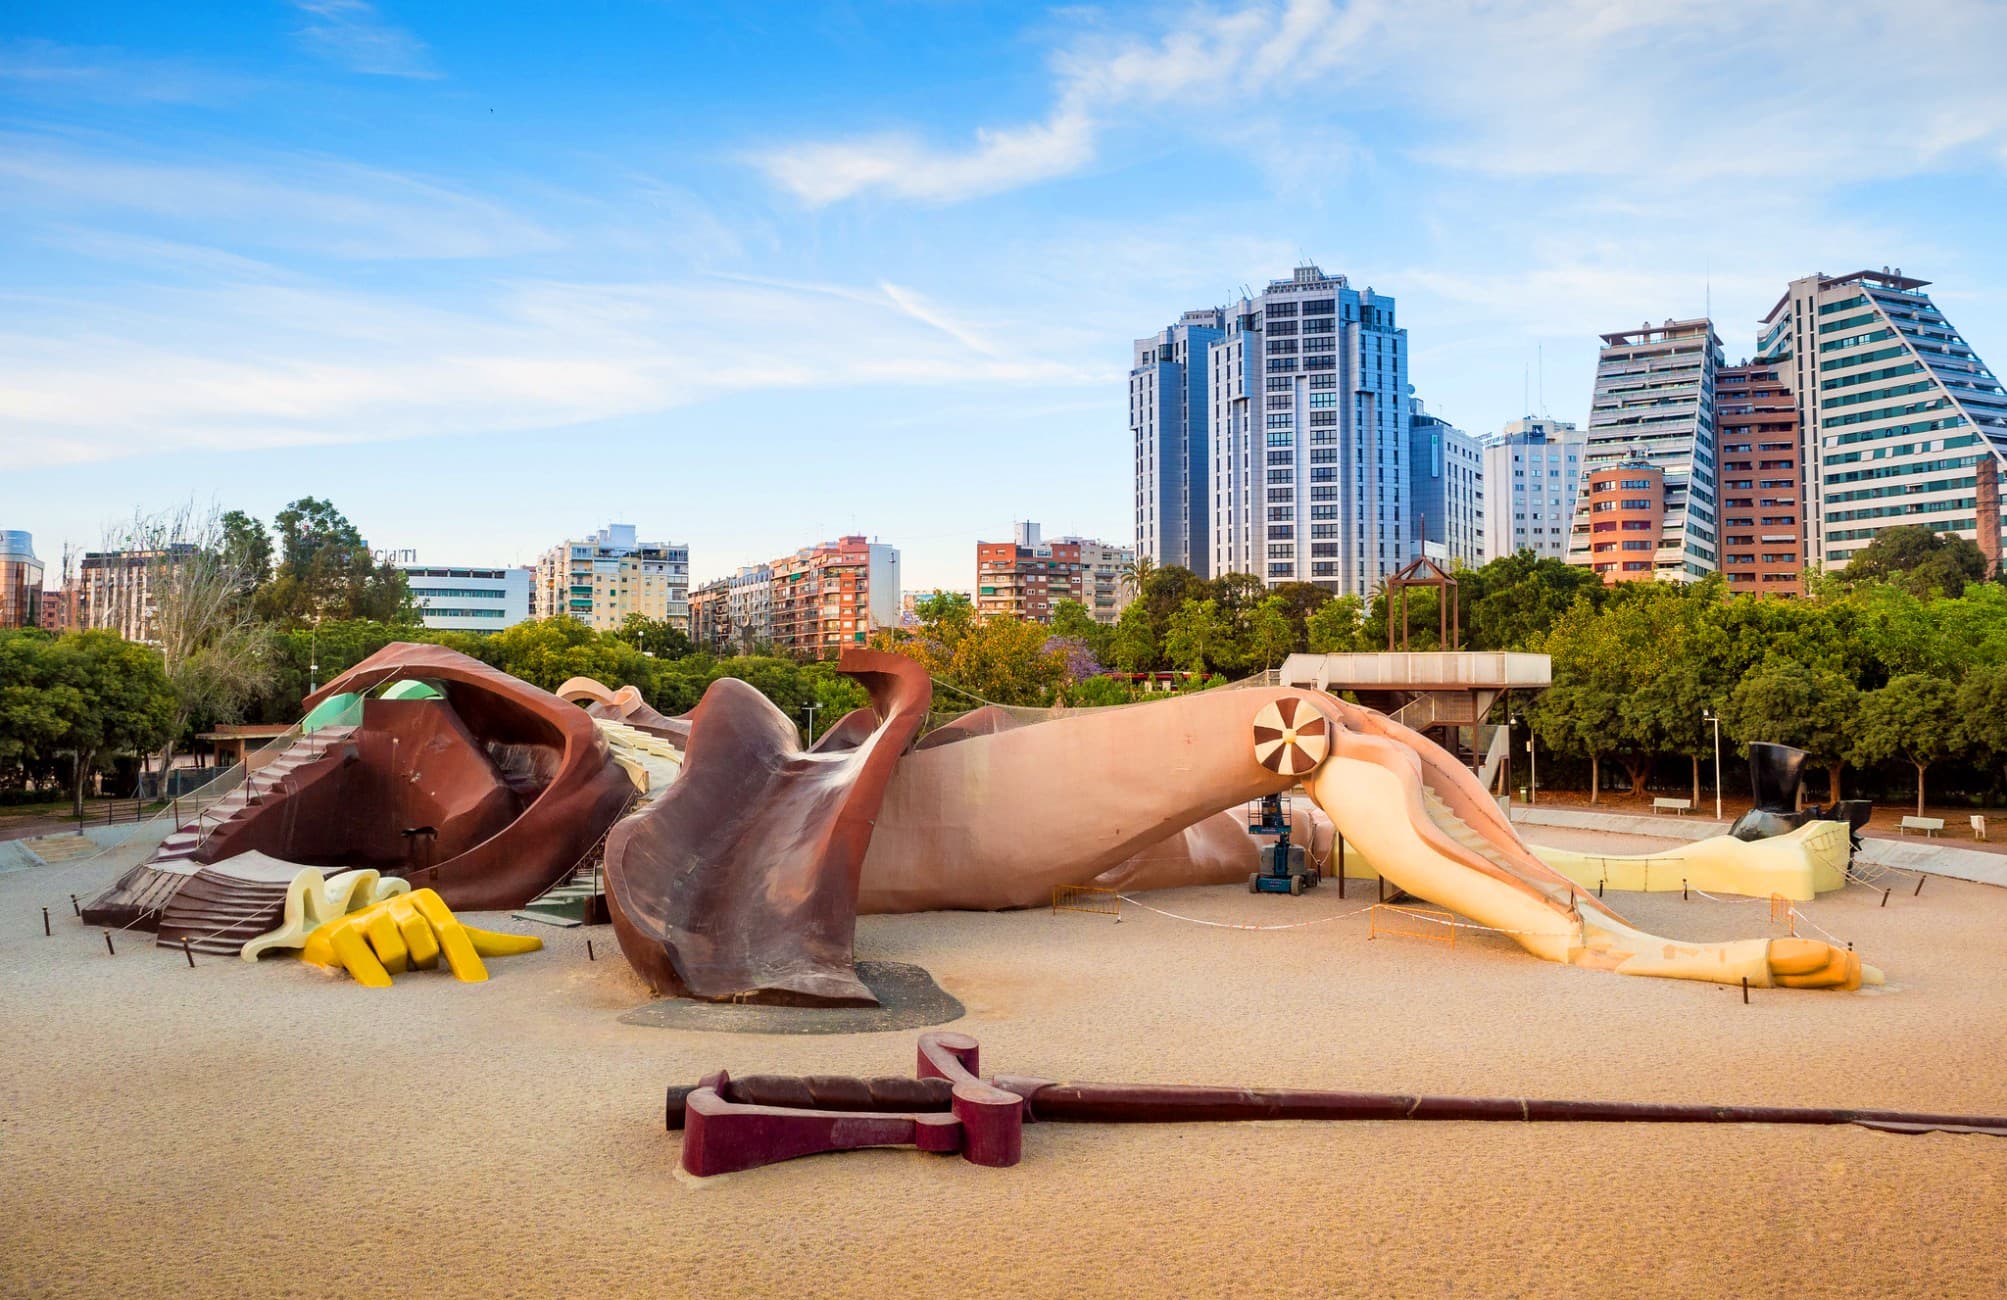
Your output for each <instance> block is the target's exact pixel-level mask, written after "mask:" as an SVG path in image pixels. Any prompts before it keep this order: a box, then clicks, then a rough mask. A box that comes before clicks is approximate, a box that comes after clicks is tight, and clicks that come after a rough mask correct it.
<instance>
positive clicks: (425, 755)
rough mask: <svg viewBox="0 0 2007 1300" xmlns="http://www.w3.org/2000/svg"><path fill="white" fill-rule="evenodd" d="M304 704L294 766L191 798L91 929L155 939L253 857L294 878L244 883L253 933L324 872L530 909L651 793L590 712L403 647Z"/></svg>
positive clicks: (283, 763)
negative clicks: (641, 787) (197, 897)
mask: <svg viewBox="0 0 2007 1300" xmlns="http://www.w3.org/2000/svg"><path fill="white" fill-rule="evenodd" d="M386 688H387V689H386ZM393 697H395V698H393ZM304 707H305V712H306V719H307V720H306V723H305V724H303V725H302V727H301V728H299V729H298V731H297V732H296V733H295V734H294V735H293V736H291V737H289V738H287V739H286V741H285V742H284V743H283V745H282V747H281V748H280V750H279V752H277V753H276V754H275V755H273V756H271V757H270V758H269V759H268V760H266V761H262V762H260V763H258V764H257V765H256V766H255V770H248V771H247V772H246V773H245V774H244V775H243V776H242V778H241V784H240V785H238V786H237V787H236V788H235V789H233V790H231V791H230V792H229V793H227V794H224V795H222V796H221V797H219V798H216V799H213V800H191V801H190V803H191V810H192V811H193V812H194V816H193V818H192V819H189V820H185V821H183V822H182V824H180V825H179V826H178V827H177V828H176V830H175V831H174V832H173V833H171V834H169V835H168V836H167V838H166V839H165V840H164V841H163V842H162V844H161V846H160V848H159V849H157V850H156V851H155V852H154V853H153V854H152V855H151V856H150V857H149V858H148V859H147V860H146V861H144V862H142V863H140V864H139V865H138V866H137V867H135V868H133V870H131V871H130V872H127V873H126V875H125V876H123V877H121V878H120V879H119V881H118V882H117V883H116V884H114V885H113V886H112V887H111V888H110V889H108V890H106V891H105V892H104V893H103V894H101V895H99V896H98V897H97V898H96V899H93V900H92V901H91V902H90V903H89V904H88V905H87V906H86V907H85V908H84V912H83V916H84V919H85V921H87V922H88V923H90V924H93V925H107V926H118V927H128V926H129V927H132V928H136V929H149V930H150V929H154V928H156V927H157V926H158V925H159V924H160V922H161V917H162V914H163V909H168V908H170V907H171V906H172V904H173V902H174V901H175V900H176V898H177V896H178V895H180V894H181V892H182V891H183V889H184V887H186V886H189V884H190V881H191V880H192V879H194V878H196V877H197V876H198V874H199V873H202V872H204V870H205V869H210V868H214V869H215V872H216V873H217V874H220V875H224V876H228V875H230V874H232V873H231V870H230V868H229V867H228V866H227V865H225V864H227V863H229V862H231V861H232V860H234V859H237V858H239V857H241V856H243V855H246V854H250V853H258V854H261V855H263V857H264V858H265V859H266V860H267V861H270V862H275V863H276V864H277V865H276V866H275V867H273V868H270V869H268V870H266V871H264V872H263V873H262V874H260V875H257V876H256V878H255V879H254V878H252V873H246V872H243V871H241V870H240V871H238V872H236V873H235V874H236V875H237V877H238V878H239V879H238V881H237V884H236V888H237V890H238V897H237V899H236V903H237V904H238V905H237V906H235V907H234V911H235V913H236V920H237V922H238V923H239V924H240V926H242V927H243V928H244V929H245V930H246V932H247V935H248V934H256V933H259V932H261V931H265V930H269V929H272V928H273V927H275V926H277V925H278V924H279V923H280V920H281V917H282V915H283V909H284V906H285V901H286V890H287V885H288V883H289V882H290V881H291V879H292V878H293V876H294V875H295V874H296V873H297V872H298V870H299V868H301V867H306V866H315V867H332V868H351V869H363V868H366V869H370V870H374V871H377V872H378V873H380V874H381V875H384V876H388V877H397V878H400V879H403V880H406V881H408V882H410V883H411V884H412V885H413V886H423V887H427V888H431V889H433V890H435V891H437V892H438V893H439V895H440V897H442V898H443V899H445V900H446V902H447V903H448V904H449V905H451V906H453V907H460V908H474V909H491V908H492V909H501V908H511V907H519V906H521V905H523V904H524V903H527V902H529V901H530V900H531V899H533V898H535V897H536V896H537V895H538V894H540V893H542V892H543V891H544V890H545V889H546V888H548V887H549V886H550V885H552V884H553V883H554V882H556V881H558V880H559V879H561V878H563V877H565V876H566V875H568V874H569V873H570V872H571V871H572V870H573V868H575V867H576V866H577V865H578V864H579V862H580V860H581V859H582V858H583V857H584V856H585V854H586V853H587V852H589V851H590V850H591V849H592V848H593V847H594V846H595V845H596V844H598V843H599V841H600V839H601V837H602V836H603V835H604V834H605V832H606V829H607V827H609V826H610V825H612V823H613V821H614V819H615V818H617V817H618V816H619V815H620V814H621V812H622V811H623V810H624V809H625V808H626V807H627V806H628V805H629V803H630V802H631V801H632V800H633V798H634V796H635V782H634V781H633V780H632V779H631V777H630V774H629V771H628V770H627V769H625V768H623V766H622V765H621V764H620V763H617V762H615V761H614V757H613V754H612V752H611V751H610V748H609V745H608V742H607V740H606V739H605V738H604V737H603V736H602V735H601V733H600V729H599V727H598V726H597V725H596V724H595V723H594V721H593V719H592V718H590V717H588V716H587V715H586V714H585V713H584V712H583V711H582V710H580V709H579V708H577V707H576V706H574V705H571V704H567V703H565V702H564V701H562V700H560V699H558V698H557V697H556V696H554V695H551V694H550V693H549V692H547V691H541V690H538V689H537V688H536V687H534V686H531V685H530V684H529V683H527V682H523V681H519V680H517V679H516V678H514V677H511V676H509V675H508V674H506V673H504V672H501V671H500V670H499V669H495V668H491V667H489V666H488V665H486V664H483V663H481V662H480V661H478V660H475V659H471V658H469V657H468V656H466V655H462V654H458V653H456V652H454V651H452V650H448V649H445V648H444V647H441V646H433V645H413V644H407V643H397V644H393V645H389V646H385V647H384V648H383V649H382V650H380V651H378V652H377V653H376V654H373V655H371V656H369V657H368V658H367V659H365V660H363V661H362V662H361V663H359V664H357V665H355V667H353V668H351V669H349V670H348V671H347V672H345V673H343V674H341V675H340V676H339V677H337V678H335V679H334V680H333V681H331V682H329V683H328V684H327V685H326V686H324V687H322V688H321V689H320V690H319V691H317V692H315V693H314V694H312V695H310V696H308V697H307V699H306V701H305V706H304ZM245 766H246V768H247V769H249V768H253V764H251V763H248V762H247V763H246V764H245ZM254 896H255V897H254ZM243 937H247V936H240V937H239V938H238V942H239V943H241V942H242V938H243Z"/></svg>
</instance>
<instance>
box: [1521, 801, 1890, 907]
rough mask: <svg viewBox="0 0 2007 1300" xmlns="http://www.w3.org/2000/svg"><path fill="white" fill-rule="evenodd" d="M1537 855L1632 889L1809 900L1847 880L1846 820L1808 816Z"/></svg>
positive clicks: (1569, 873) (1590, 878)
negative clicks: (1736, 830)
mask: <svg viewBox="0 0 2007 1300" xmlns="http://www.w3.org/2000/svg"><path fill="white" fill-rule="evenodd" d="M1533 852H1534V853H1535V854H1536V855H1538V857H1539V858H1540V860H1541V861H1542V862H1545V863H1546V864H1547V865H1548V866H1550V867H1552V868H1554V869H1555V870H1556V871H1558V872H1560V873H1561V874H1562V875H1564V876H1566V877H1568V878H1569V879H1570V880H1572V881H1574V882H1575V883H1576V884H1578V885H1581V886H1583V887H1584V888H1586V889H1594V888H1597V887H1598V886H1599V885H1602V886H1607V887H1608V888H1610V889H1623V890H1630V891H1633V892H1637V893H1665V892H1668V891H1677V890H1681V889H1685V888H1688V887H1691V888H1694V889H1701V890H1706V891H1708V892H1709V893H1720V894H1747V895H1749V896H1750V897H1752V898H1766V897H1768V896H1769V895H1771V894H1782V895H1783V896H1784V897H1786V898H1790V899H1795V900H1797V901H1799V902H1806V901H1808V900H1810V899H1812V898H1814V897H1816V896H1817V895H1819V894H1822V893H1825V892H1826V891H1828V890H1833V889H1839V888H1842V887H1844V886H1845V885H1846V883H1847V860H1848V858H1849V857H1850V856H1851V850H1850V848H1849V846H1848V832H1847V824H1846V823H1845V822H1840V821H1829V820H1808V821H1805V822H1802V823H1800V824H1799V825H1797V826H1796V827H1794V828H1792V829H1789V830H1786V831H1784V832H1783V833H1782V834H1779V835H1776V836H1773V837H1771V838H1768V839H1756V840H1746V839H1740V838H1738V837H1736V836H1732V835H1714V836H1710V837H1708V838H1707V839H1704V840H1695V841H1693V842H1692V843H1691V844H1681V845H1678V846H1676V847H1673V848H1668V849H1661V850H1659V851H1658V852H1656V853H1644V854H1635V855H1618V854H1604V853H1583V852H1579V851H1577V850H1574V849H1561V848H1551V847H1549V846H1547V845H1544V844H1543V845H1540V846H1539V847H1537V848H1535V849H1534V850H1533Z"/></svg>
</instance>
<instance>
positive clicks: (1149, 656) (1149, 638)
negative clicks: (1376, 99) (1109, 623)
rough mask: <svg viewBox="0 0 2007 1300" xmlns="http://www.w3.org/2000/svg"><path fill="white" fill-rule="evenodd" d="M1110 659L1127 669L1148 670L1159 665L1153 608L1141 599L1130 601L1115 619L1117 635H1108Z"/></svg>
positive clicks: (1123, 669)
mask: <svg viewBox="0 0 2007 1300" xmlns="http://www.w3.org/2000/svg"><path fill="white" fill-rule="evenodd" d="M1108 661H1109V662H1111V663H1113V664H1114V665H1115V666H1116V667H1117V668H1120V669H1121V670H1122V671H1123V672H1127V673H1146V672H1149V671H1150V670H1151V669H1153V668H1155V667H1156V666H1157V634H1156V630H1155V629H1154V628H1152V627H1151V626H1150V611H1149V610H1148V609H1147V608H1146V607H1145V606H1144V605H1143V603H1142V602H1141V601H1131V602H1130V603H1129V605H1128V606H1127V607H1126V608H1124V609H1123V611H1122V616H1121V617H1120V618H1118V619H1116V620H1115V632H1114V635H1113V636H1111V637H1110V638H1109V639H1108Z"/></svg>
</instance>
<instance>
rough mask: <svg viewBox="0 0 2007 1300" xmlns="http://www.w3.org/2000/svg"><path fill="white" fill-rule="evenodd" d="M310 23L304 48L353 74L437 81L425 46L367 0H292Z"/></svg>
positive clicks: (300, 34)
mask: <svg viewBox="0 0 2007 1300" xmlns="http://www.w3.org/2000/svg"><path fill="white" fill-rule="evenodd" d="M293 7H294V8H295V9H298V10H299V11H300V12H301V13H303V14H305V15H307V17H308V19H309V21H308V23H307V25H306V26H304V27H302V28H301V29H300V30H299V32H298V33H297V35H298V38H299V41H300V44H301V45H302V46H304V47H305V48H306V49H307V50H309V51H311V52H312V53H314V54H316V55H319V56H320V57H321V58H324V59H326V60H328V61H329V62H331V63H335V64H339V65H340V66H342V67H344V68H347V69H348V70H349V71H350V72H361V73H366V74H369V75H371V76H379V77H417V78H431V77H437V76H438V75H439V72H438V70H437V69H436V68H434V67H433V66H432V56H431V54H430V53H429V52H428V51H427V49H426V47H425V42H424V41H421V40H419V39H418V38H417V37H416V36H414V35H412V34H411V33H410V32H408V31H406V30H405V29H404V28H402V27H397V26H393V25H392V24H390V23H387V22H385V21H384V20H383V18H382V17H381V16H380V15H379V14H378V13H377V12H376V6H375V5H372V4H369V3H367V0H293Z"/></svg>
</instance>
